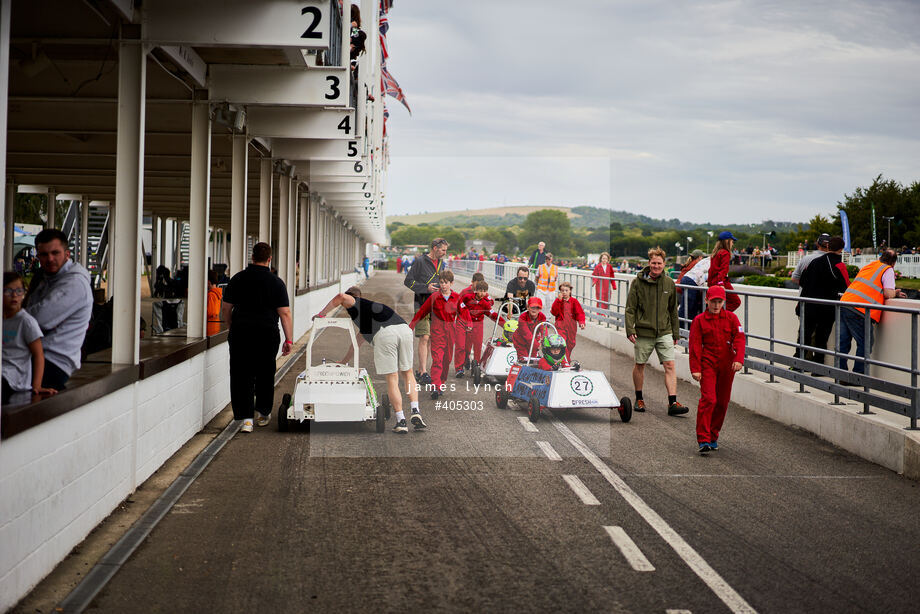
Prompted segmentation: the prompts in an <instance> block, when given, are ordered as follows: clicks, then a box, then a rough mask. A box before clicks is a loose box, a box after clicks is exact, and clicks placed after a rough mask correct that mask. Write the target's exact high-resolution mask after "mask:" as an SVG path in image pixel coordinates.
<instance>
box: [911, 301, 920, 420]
mask: <svg viewBox="0 0 920 614" xmlns="http://www.w3.org/2000/svg"><path fill="white" fill-rule="evenodd" d="M910 385H911V387H912V388H913V389H914V398H913V399H911V402H910V426H909V427H908V429H909V430H911V431H916V430H917V418H918V417H920V416H918V413H920V388H917V314H916V313H912V314H910Z"/></svg>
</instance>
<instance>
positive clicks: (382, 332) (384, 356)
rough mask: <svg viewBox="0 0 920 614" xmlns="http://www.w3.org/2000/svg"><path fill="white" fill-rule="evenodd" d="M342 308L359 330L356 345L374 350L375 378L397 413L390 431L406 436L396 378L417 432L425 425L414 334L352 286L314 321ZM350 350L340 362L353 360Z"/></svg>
mask: <svg viewBox="0 0 920 614" xmlns="http://www.w3.org/2000/svg"><path fill="white" fill-rule="evenodd" d="M339 306H342V307H344V308H345V311H346V312H347V313H348V315H349V317H351V319H352V320H353V321H354V323H355V325H356V326H357V327H358V333H359V335H358V344H359V345H360V344H361V343H363V342H364V341H367V342H368V343H370V344H371V345H372V346H373V348H374V368H375V370H376V371H377V375H384V376H386V378H387V393H388V394H389V397H390V402H391V403H392V404H393V411H394V412H395V413H396V426H394V427H393V431H394V432H396V433H400V434H404V433H408V432H409V428H408V426H407V424H406V415H405V414H404V413H403V405H402V395H401V394H400V392H399V376H400V375H402V376H403V380H404V381H405V384H406V391H407V392H408V393H409V406H410V408H411V410H412V415H411V417H410V419H409V420H410V422H412V425H413V426H414V427H415V430H416V431H419V430H421V429H424V428H426V427H427V426H428V425H427V424H425V421H424V420H422V414H421V412H420V411H419V407H418V386H416V384H415V375H413V373H412V355H413V348H412V345H413V344H412V342H413V334H412V329H410V328H409V325H408V324H406V321H405V320H403V319H402V318H401V317H399V316H398V315H396V312H395V311H393V310H392V309H391V308H390V307H387V306H386V305H384V304H383V303H376V302H374V301H369V300H367V299H365V298H361V290H360V289H359V288H357V287H356V286H352V287H351V288H349V289H348V290H346V291H345V292H344V293H342V294H337V295H335V296H334V297H333V298H332V300H330V301H329V303H328V304H327V305H326V306H325V307H323V308H322V309H321V310H320V312H319V313H317V314H316V315H315V316H313V317H314V318H323V317H325V316H326V314H328V313H329V312H330V311H332V310H333V309H335V308H336V307H339ZM352 354H353V348H349V349H348V353H347V354H346V355H345V357H344V358H343V359H342V362H343V363H347V362H349V361H350V360H351V359H352Z"/></svg>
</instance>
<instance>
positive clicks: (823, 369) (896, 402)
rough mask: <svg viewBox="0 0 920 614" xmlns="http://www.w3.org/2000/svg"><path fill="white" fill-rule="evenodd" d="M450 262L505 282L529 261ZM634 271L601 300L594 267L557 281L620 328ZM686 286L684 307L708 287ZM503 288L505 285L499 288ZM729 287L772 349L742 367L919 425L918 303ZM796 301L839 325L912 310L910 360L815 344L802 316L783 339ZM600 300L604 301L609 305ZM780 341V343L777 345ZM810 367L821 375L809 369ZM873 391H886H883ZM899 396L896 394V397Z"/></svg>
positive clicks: (562, 272) (684, 337)
mask: <svg viewBox="0 0 920 614" xmlns="http://www.w3.org/2000/svg"><path fill="white" fill-rule="evenodd" d="M448 266H449V267H450V268H451V269H453V270H454V271H455V272H461V273H468V274H471V273H474V272H477V271H478V272H481V273H482V274H483V276H484V277H485V278H486V280H487V281H491V282H498V283H503V284H504V283H506V282H507V281H508V280H510V279H511V278H512V277H511V276H510V275H509V269H517V268H518V267H520V266H525V265H524V264H523V263H517V262H513V263H497V262H492V261H476V260H453V261H448ZM634 277H635V276H633V275H624V274H622V273H619V272H615V273H614V280H615V281H616V282H617V283H618V286H617V289H616V291H615V293H616V296H614V293H613V292H612V293H611V296H610V299H609V300H608V301H599V300H598V299H596V298H595V297H594V296H593V292H592V287H593V284H592V283H591V282H592V281H593V278H595V276H594V275H592V272H591V271H586V270H580V269H559V277H558V281H559V282H561V281H569V282H570V283H572V286H573V288H572V290H573V291H572V295H573V296H574V297H575V298H577V299H578V300H579V301H581V302H582V304H583V306H584V308H585V312H586V314H587V315H588V316H589V317H590V318H591V319H594V320H596V321H598V322H599V323H605V324H606V325H607V326H610V325H613V326H616V327H617V328H618V329H619V328H620V326H624V325H625V311H626V309H625V303H624V302H623V300H624V299H623V292H624V291H625V293H626V294H627V295H628V293H629V286H630V284H631V283H632V281H633V280H634ZM675 285H676V286H677V287H678V288H681V289H682V290H683V295H682V297H681V299H680V300H681V301H682V302H683V304H684V306H685V307H684V309H685V310H686V302H687V299H688V296H689V293H690V292H705V290H706V288H705V287H701V286H690V285H683V284H675ZM501 290H502V291H503V290H504V287H502V288H501ZM731 292H733V293H735V294H737V295H738V296H740V297H742V298H743V302H742V306H741V308H739V313H738V315H739V318H740V319H742V324H743V325H744V329H745V335H746V338H748V339H749V340H757V341H764V342H768V343H769V349H768V350H765V349H760V348H750V347H749V351H748V355H747V357H746V358H745V363H744V372H745V373H750V371H751V370H754V371H760V372H763V373H766V374H768V375H769V378H770V379H769V380H768V381H769V382H770V383H773V382H776V381H777V378H781V379H787V380H791V381H793V382H796V383H797V384H799V392H805V386H808V387H811V388H816V389H820V390H824V391H826V392H830V393H832V394H833V395H834V402H835V403H839V402H840V399H841V398H848V399H850V400H853V401H855V402H857V403H861V404H862V405H863V411H862V412H861V413H864V414H866V413H871V412H870V411H869V408H870V407H874V408H878V409H884V410H886V411H890V412H893V413H898V414H901V415H903V416H907V417H908V418H909V419H910V427H909V428H910V429H917V422H918V419H920V386H918V380H920V367H918V362H920V357H918V339H920V308H913V307H902V306H897V305H874V304H868V303H851V302H846V303H843V302H841V301H835V300H828V299H818V298H809V297H802V296H783V295H778V294H768V293H764V292H758V291H751V290H741V289H733V290H731ZM777 299H778V300H783V301H794V302H798V303H812V304H822V305H833V306H834V314H835V315H834V319H835V323H836V325H837V330H839V324H840V312H841V309H842V308H844V307H860V308H863V309H866V308H869V309H872V310H879V311H883V312H889V313H897V314H908V315H909V316H910V318H911V326H910V328H911V333H910V344H911V345H910V347H911V351H910V354H911V358H910V365H909V366H908V365H904V364H896V363H892V362H887V361H883V360H879V359H875V358H871V357H870V355H868V354H869V351H868V350H869V344H868V343H867V344H865V349H866V354H867V355H864V356H859V355H851V354H844V353H842V352H841V351H840V340H839V335H838V334H835V335H834V348H833V349H832V350H831V349H826V348H818V347H815V346H811V345H809V344H807V343H805V341H804V319H801V318H800V320H799V330H798V335H797V339H796V341H794V342H791V341H785V340H783V339H778V338H777V337H776V332H777V331H776V308H775V302H776V300H777ZM752 300H765V301H769V303H770V305H769V314H770V316H769V322H768V324H769V329H770V334H769V336H765V335H759V334H754V333H751V332H750V330H751V328H750V326H749V323H750V322H749V319H750V303H751V301H752ZM598 303H606V307H602V306H600V305H599V304H598ZM863 321H864V322H865V324H864V326H865V333H864V334H865V337H864V338H865V339H869V338H870V335H871V334H872V328H871V327H872V324H871V318H870V317H869V315H868V310H866V311H865V313H863ZM689 323H690V320H689V319H688V318H681V333H680V334H681V339H679V340H678V343H679V344H680V345H681V346H682V347H684V348H685V349H688V347H689V345H688V337H689V330H688V329H689ZM777 346H779V348H778V347H777ZM788 348H794V349H795V355H794V356H790V355H788V354H781V353H779V352H778V351H777V350H778V349H780V350H781V349H787V350H788ZM805 352H811V353H818V354H821V355H823V356H832V357H833V359H834V364H833V366H829V365H824V364H821V363H816V362H813V361H811V360H806V359H805ZM841 360H853V361H854V362H861V363H863V364H864V365H865V366H866V373H865V374H860V373H855V372H852V371H847V370H844V369H841V368H840V361H841ZM871 367H878V368H882V369H890V370H892V371H896V372H898V373H906V374H909V378H910V385H905V384H899V383H897V382H891V381H888V380H886V379H883V378H880V377H873V376H872V375H871V374H870V371H871ZM812 373H815V374H817V376H814V375H811V374H812ZM821 377H830V378H832V379H833V381H830V382H828V381H826V380H822V379H820V378H821ZM873 393H883V395H891V397H888V396H882V395H879V394H873ZM892 397H896V398H892Z"/></svg>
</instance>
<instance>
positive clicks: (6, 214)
mask: <svg viewBox="0 0 920 614" xmlns="http://www.w3.org/2000/svg"><path fill="white" fill-rule="evenodd" d="M7 13H9V7H7ZM0 115H2V113H0ZM4 121H5V118H4ZM5 136H6V133H5V132H4V137H0V138H5ZM3 155H6V150H5V148H4V152H3ZM3 195H4V205H3V269H4V270H5V271H9V270H11V269H12V268H13V241H14V240H15V238H16V233H15V232H14V228H13V226H14V219H13V212H14V208H15V206H16V184H15V183H13V182H9V183H7V184H6V190H5V191H4V194H3Z"/></svg>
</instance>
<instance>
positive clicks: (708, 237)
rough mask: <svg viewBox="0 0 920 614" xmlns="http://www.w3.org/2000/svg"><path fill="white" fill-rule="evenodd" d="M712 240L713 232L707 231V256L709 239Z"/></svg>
mask: <svg viewBox="0 0 920 614" xmlns="http://www.w3.org/2000/svg"><path fill="white" fill-rule="evenodd" d="M711 238H712V231H711V230H707V231H706V253H707V254H708V253H709V239H711Z"/></svg>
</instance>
